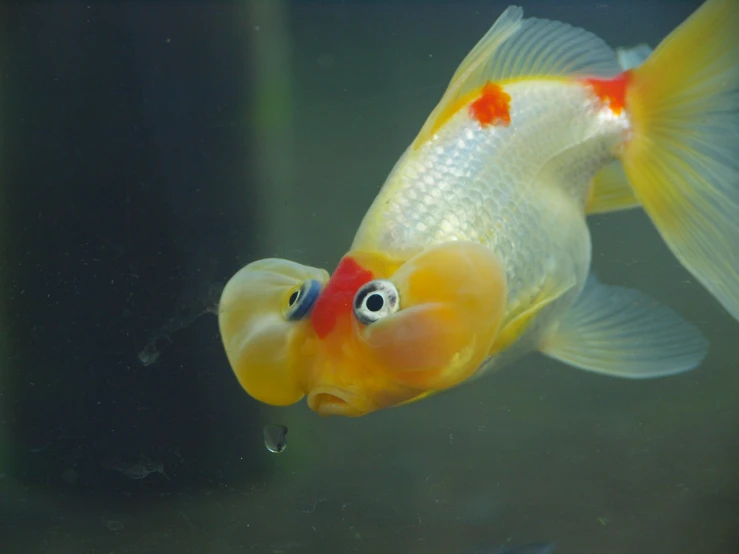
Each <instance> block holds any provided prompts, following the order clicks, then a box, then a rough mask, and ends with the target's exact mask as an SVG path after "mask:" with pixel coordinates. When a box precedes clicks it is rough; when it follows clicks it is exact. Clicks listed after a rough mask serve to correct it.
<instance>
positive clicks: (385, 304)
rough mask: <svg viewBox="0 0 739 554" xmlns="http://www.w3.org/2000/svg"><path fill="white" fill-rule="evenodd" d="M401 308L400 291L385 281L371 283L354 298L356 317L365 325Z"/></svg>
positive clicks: (378, 280) (379, 280) (363, 287)
mask: <svg viewBox="0 0 739 554" xmlns="http://www.w3.org/2000/svg"><path fill="white" fill-rule="evenodd" d="M399 308H400V295H399V294H398V289H397V288H395V285H393V284H392V283H391V282H390V281H386V280H384V279H377V280H375V281H370V282H369V283H367V284H366V285H364V286H362V288H360V289H359V290H358V291H357V294H356V295H355V296H354V315H355V316H356V317H357V319H358V320H359V321H360V322H361V323H364V324H365V325H369V324H370V323H374V322H375V321H377V320H378V319H381V318H383V317H385V316H387V315H390V314H392V313H394V312H397V311H398V309H399Z"/></svg>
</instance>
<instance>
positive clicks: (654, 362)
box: [540, 276, 708, 379]
mask: <svg viewBox="0 0 739 554" xmlns="http://www.w3.org/2000/svg"><path fill="white" fill-rule="evenodd" d="M540 350H541V352H542V353H543V354H545V355H547V356H549V357H551V358H555V359H557V360H560V361H562V362H565V363H567V364H569V365H572V366H575V367H578V368H580V369H584V370H587V371H593V372H595V373H603V374H606V375H610V376H613V377H622V378H627V379H645V378H652V377H665V376H667V375H673V374H676V373H681V372H684V371H688V370H690V369H693V368H695V367H697V366H698V365H699V364H700V363H701V361H702V360H703V358H704V357H705V355H706V353H707V351H708V341H707V340H706V339H705V338H704V337H703V335H701V333H700V331H699V330H698V329H697V328H696V327H694V326H693V325H691V324H690V323H688V322H686V321H685V320H683V319H682V318H681V317H680V316H679V315H677V314H676V313H675V312H673V311H672V310H671V309H669V308H667V307H665V306H663V305H661V304H659V303H658V302H656V301H655V300H653V299H651V298H649V297H648V296H646V295H645V294H642V293H640V292H637V291H635V290H631V289H626V288H623V287H617V286H609V285H604V284H601V283H599V282H598V281H597V280H596V279H595V277H593V276H591V277H590V278H589V279H588V282H587V284H586V286H585V289H584V290H583V292H582V294H581V295H580V297H579V298H578V300H577V302H576V303H575V304H574V305H573V306H572V307H571V308H570V310H569V311H568V312H567V313H566V314H565V316H564V318H563V319H562V321H560V322H559V323H558V325H557V326H556V328H555V329H553V331H552V332H551V333H549V334H548V335H547V336H546V338H545V340H544V342H543V344H542V345H541V347H540Z"/></svg>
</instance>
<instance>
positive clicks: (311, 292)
mask: <svg viewBox="0 0 739 554" xmlns="http://www.w3.org/2000/svg"><path fill="white" fill-rule="evenodd" d="M321 286H322V285H321V283H320V282H319V281H317V280H315V279H308V280H307V281H305V282H304V283H303V284H302V285H301V286H300V287H298V288H296V289H294V290H292V291H291V292H290V294H289V296H288V298H287V305H286V306H285V309H284V310H283V313H284V315H285V319H287V320H288V321H299V320H301V319H303V318H305V317H306V316H307V315H308V314H309V313H310V312H311V310H312V309H313V306H314V305H315V304H316V300H318V297H319V295H320V294H321Z"/></svg>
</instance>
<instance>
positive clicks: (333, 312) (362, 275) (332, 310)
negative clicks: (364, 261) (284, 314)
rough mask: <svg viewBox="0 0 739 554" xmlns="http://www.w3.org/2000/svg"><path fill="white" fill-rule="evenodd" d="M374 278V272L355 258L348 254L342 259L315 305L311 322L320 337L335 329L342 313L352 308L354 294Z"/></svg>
mask: <svg viewBox="0 0 739 554" xmlns="http://www.w3.org/2000/svg"><path fill="white" fill-rule="evenodd" d="M372 279H373V276H372V272H371V271H367V270H366V269H364V268H363V267H362V266H360V265H359V264H358V263H357V262H356V261H355V260H354V259H353V258H351V257H348V256H346V257H344V258H342V259H341V261H340V262H339V266H338V267H337V268H336V271H334V274H333V275H332V276H331V279H329V280H328V283H326V287H325V288H324V289H323V291H322V292H321V295H320V296H319V297H318V300H316V305H315V306H314V307H313V313H312V315H311V323H312V324H313V330H314V331H315V332H316V335H318V337H319V338H324V337H325V336H326V335H328V334H329V333H330V332H331V331H332V330H333V328H334V327H335V326H336V320H337V319H338V318H339V316H340V315H341V314H343V313H346V312H350V311H351V310H352V304H353V303H354V295H355V294H356V293H357V291H358V290H359V287H361V286H362V285H364V284H365V283H367V282H369V281H371V280H372Z"/></svg>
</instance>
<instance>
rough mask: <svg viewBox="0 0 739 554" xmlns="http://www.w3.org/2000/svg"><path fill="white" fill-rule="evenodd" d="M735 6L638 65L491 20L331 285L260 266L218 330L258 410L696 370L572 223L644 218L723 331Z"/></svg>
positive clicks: (285, 267) (303, 273) (694, 349)
mask: <svg viewBox="0 0 739 554" xmlns="http://www.w3.org/2000/svg"><path fill="white" fill-rule="evenodd" d="M737 26H739V2H737V0H708V1H707V2H706V3H705V4H704V5H703V6H702V7H701V8H700V9H699V10H698V11H697V12H696V13H695V14H693V15H692V16H691V17H690V18H689V19H688V20H687V21H686V22H685V23H683V24H682V25H681V26H680V27H678V29H676V30H675V31H673V33H671V34H670V35H669V36H668V37H667V38H666V39H665V40H664V41H663V42H662V43H660V44H659V45H658V47H657V48H656V49H655V50H654V51H652V50H651V49H650V48H648V47H646V46H645V45H640V46H638V47H636V48H633V49H629V50H623V49H621V50H613V49H612V48H611V47H609V46H608V45H607V44H606V43H605V42H603V41H602V40H601V39H600V38H598V37H596V36H595V35H593V34H592V33H589V32H587V31H584V30H582V29H578V28H575V27H572V26H570V25H567V24H565V23H560V22H556V21H549V20H543V19H537V18H529V19H524V18H523V12H522V10H521V9H520V8H518V7H515V6H512V7H509V8H508V9H507V10H505V11H504V13H503V14H502V15H501V16H500V17H499V18H498V20H497V21H496V22H495V24H494V25H493V26H492V27H491V29H490V30H489V31H488V33H487V34H486V35H485V36H484V37H483V38H482V39H481V40H480V41H479V42H478V44H477V45H476V46H475V47H474V48H473V49H472V51H471V52H470V53H469V54H468V55H467V57H466V58H465V59H464V60H463V61H462V63H461V65H460V66H459V68H458V69H457V71H456V72H455V74H454V76H453V77H452V80H451V82H450V84H449V87H448V88H447V90H446V92H445V93H444V95H443V97H442V99H441V101H440V102H439V104H438V105H437V106H436V108H435V109H434V110H433V111H432V113H431V114H430V116H429V118H428V119H427V121H426V122H425V124H424V125H423V127H422V128H421V130H420V132H419V134H418V136H417V137H416V139H415V140H414V142H413V143H412V144H411V145H410V146H409V147H408V148H407V150H406V151H405V153H404V154H403V155H402V156H401V158H400V159H399V161H398V162H397V163H396V164H395V166H394V168H393V169H392V170H391V172H390V174H389V176H388V178H387V180H386V182H385V184H384V185H383V187H382V188H381V190H380V192H379V194H378V196H377V197H376V199H375V200H374V202H373V203H372V205H371V206H370V208H369V210H368V212H367V213H366V215H365V217H364V219H363V220H362V222H361V224H360V226H359V229H358V231H357V233H356V235H355V237H354V241H353V242H352V244H351V247H350V249H349V251H348V252H347V253H346V254H345V255H344V256H343V257H342V259H341V261H340V262H339V264H338V266H337V268H336V270H335V271H334V272H333V274H332V275H331V276H329V275H328V273H327V272H326V271H324V270H322V269H317V268H311V267H308V266H304V265H301V264H297V263H295V262H290V261H287V260H281V259H267V260H259V261H256V262H253V263H251V264H249V265H247V266H246V267H245V268H243V269H242V270H241V271H239V272H238V273H237V274H236V275H235V276H234V277H233V278H232V279H231V280H230V281H229V283H228V284H227V286H226V287H225V289H224V292H223V295H222V297H221V302H220V305H219V323H220V328H221V333H222V337H223V341H224V346H225V349H226V354H227V356H228V358H229V362H230V363H231V366H232V367H233V369H234V371H235V373H236V376H237V377H238V379H239V381H240V383H241V384H242V386H243V387H244V388H245V389H246V390H247V392H249V394H251V395H252V396H254V397H255V398H257V399H259V400H261V401H263V402H266V403H269V404H274V405H287V404H291V403H294V402H296V401H298V400H299V399H300V398H302V397H303V396H306V395H307V397H308V405H309V406H310V407H311V408H312V409H313V410H315V411H317V412H318V413H320V414H325V415H329V414H336V415H348V416H358V415H364V414H367V413H370V412H373V411H376V410H378V409H381V408H384V407H387V406H397V405H402V404H405V403H407V402H413V401H416V400H419V399H421V398H425V397H427V396H429V395H431V394H435V393H438V392H440V391H443V390H446V389H449V388H452V387H454V386H457V385H459V384H461V383H463V382H467V381H471V380H473V379H474V378H476V377H478V376H480V375H482V374H484V373H486V372H489V371H490V370H492V369H497V368H498V367H501V366H503V365H505V364H506V363H508V362H510V361H512V360H514V359H516V358H518V357H520V356H522V355H524V354H526V353H528V352H531V351H535V350H538V351H540V352H542V353H544V354H545V355H548V356H549V357H551V358H554V359H557V360H560V361H563V362H565V363H567V364H569V365H572V366H575V367H578V368H581V369H584V370H588V371H593V372H597V373H602V374H606V375H610V376H618V377H625V378H648V377H663V376H667V375H672V374H676V373H680V372H684V371H687V370H690V369H693V368H695V367H697V366H698V365H699V364H700V362H701V361H702V359H703V358H704V356H705V354H706V352H707V341H706V340H705V339H704V338H703V336H702V335H701V333H700V331H699V330H698V329H697V328H696V327H694V326H693V325H692V324H690V323H688V322H686V321H684V320H683V319H682V318H681V317H680V316H679V315H677V314H676V313H675V312H673V311H672V310H671V309H669V308H667V307H665V306H662V305H660V304H659V303H657V302H655V301H654V300H652V299H650V298H649V297H647V296H645V295H643V294H642V293H639V292H637V291H634V290H631V289H627V288H623V287H615V286H609V285H605V284H603V283H601V282H599V281H598V280H597V279H596V278H595V277H594V276H593V275H591V274H590V262H591V243H590V235H589V231H588V225H587V217H588V216H589V215H593V214H598V213H604V212H609V211H615V210H621V209H628V208H634V207H638V206H639V207H642V208H643V209H644V210H645V211H646V213H647V214H648V215H649V217H650V218H651V219H652V221H653V222H654V224H655V226H656V228H657V230H658V231H659V233H660V234H661V236H662V238H663V239H664V240H665V242H666V243H667V245H668V247H669V248H670V249H671V250H672V252H673V253H674V254H675V255H676V257H677V258H678V259H679V260H680V261H681V263H682V264H683V265H684V266H685V267H686V268H687V269H688V270H689V271H690V272H691V273H692V274H693V275H694V276H695V277H696V279H697V280H698V281H699V282H701V283H702V284H703V285H704V286H705V287H706V288H707V289H708V290H709V291H710V292H711V293H712V294H713V295H714V296H715V297H716V298H717V299H718V301H719V302H720V303H721V304H722V305H723V306H724V308H726V309H727V310H728V311H729V312H730V313H731V314H732V315H733V316H734V317H735V318H736V319H739V249H737V248H736V247H735V246H736V244H739V223H737V222H739V163H738V162H737V159H736V156H735V152H736V151H737V148H739V138H738V137H739V38H738V37H737V35H736V34H735V33H734V29H735V28H736V27H737Z"/></svg>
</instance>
